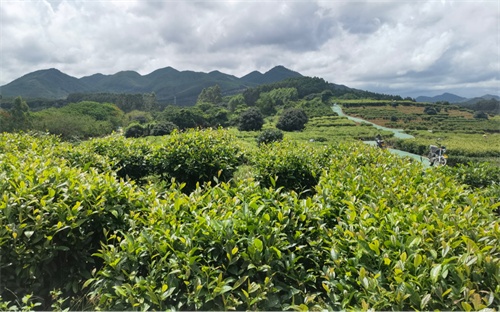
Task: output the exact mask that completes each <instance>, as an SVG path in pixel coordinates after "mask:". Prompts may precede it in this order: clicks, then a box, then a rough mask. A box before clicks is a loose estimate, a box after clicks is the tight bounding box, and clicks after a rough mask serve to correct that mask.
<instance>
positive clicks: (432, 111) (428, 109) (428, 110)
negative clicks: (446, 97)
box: [424, 106, 438, 115]
mask: <svg viewBox="0 0 500 312" xmlns="http://www.w3.org/2000/svg"><path fill="white" fill-rule="evenodd" d="M424 113H425V114H427V115H436V114H437V113H438V112H437V110H436V108H435V107H432V106H426V107H425V108H424Z"/></svg>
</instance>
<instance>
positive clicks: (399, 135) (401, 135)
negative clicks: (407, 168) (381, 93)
mask: <svg viewBox="0 0 500 312" xmlns="http://www.w3.org/2000/svg"><path fill="white" fill-rule="evenodd" d="M332 110H333V111H334V112H335V113H337V114H338V115H339V116H341V117H346V118H347V119H349V120H352V121H354V122H364V123H367V124H370V125H372V126H374V127H375V128H377V129H380V130H385V131H390V132H392V133H394V137H396V138H398V139H414V138H415V137H414V136H413V135H411V134H408V133H405V132H404V130H403V129H392V128H387V127H384V126H380V125H377V124H374V123H373V122H370V121H367V120H364V119H361V118H357V117H351V116H349V115H346V114H344V112H343V111H342V107H340V105H337V104H334V105H333V106H332ZM363 142H364V143H366V144H370V145H373V146H376V142H375V141H363ZM387 150H388V151H389V152H391V153H393V154H396V155H398V156H402V157H411V158H413V159H416V160H418V161H420V162H421V163H422V164H423V165H424V167H430V165H431V164H430V162H429V159H428V158H427V157H424V156H421V155H417V154H412V153H408V152H405V151H402V150H398V149H393V148H388V149H387Z"/></svg>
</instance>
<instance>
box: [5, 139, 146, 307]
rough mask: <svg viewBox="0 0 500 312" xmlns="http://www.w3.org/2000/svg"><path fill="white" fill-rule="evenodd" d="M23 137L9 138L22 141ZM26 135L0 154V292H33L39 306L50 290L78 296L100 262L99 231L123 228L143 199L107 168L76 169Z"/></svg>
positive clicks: (20, 294) (48, 298) (8, 296)
mask: <svg viewBox="0 0 500 312" xmlns="http://www.w3.org/2000/svg"><path fill="white" fill-rule="evenodd" d="M26 137H27V136H19V137H15V139H16V140H18V143H20V144H21V145H22V144H24V143H23V141H24V140H25V139H24V138H26ZM28 140H30V141H31V142H33V143H32V146H31V147H30V148H26V149H25V152H24V153H13V152H6V153H2V154H0V164H1V165H0V190H1V193H2V196H0V224H1V225H2V226H1V227H0V238H1V239H0V252H1V255H2V256H1V257H0V269H1V283H2V288H1V289H0V296H1V298H2V300H6V301H11V300H17V298H16V297H15V296H18V297H19V298H21V297H23V296H25V295H30V294H33V295H34V296H35V297H36V298H37V300H40V301H41V302H42V303H43V306H42V309H43V310H47V308H48V307H50V304H51V300H52V299H51V297H52V296H51V294H50V291H52V290H54V289H60V291H61V293H62V296H63V297H68V296H73V297H75V298H80V296H83V293H82V285H83V283H84V281H85V280H86V279H88V278H90V276H91V271H92V270H93V269H99V268H100V264H101V261H96V259H97V258H95V257H93V256H92V254H93V253H95V252H96V251H97V249H98V248H99V247H100V244H101V242H102V241H105V237H106V233H108V232H113V231H115V230H118V229H122V230H125V229H126V228H127V227H128V222H127V219H128V214H129V212H131V211H134V210H136V209H138V208H141V207H146V206H149V204H148V203H149V199H148V195H147V193H146V194H145V196H144V195H143V194H142V192H140V191H139V190H138V189H137V188H136V187H134V186H133V185H131V184H130V183H127V182H123V181H121V182H120V181H117V179H116V178H115V176H114V175H113V174H112V173H110V172H108V173H105V174H100V173H97V172H96V171H95V170H93V169H89V170H86V171H83V170H82V168H78V167H72V166H69V164H68V163H67V161H66V160H65V159H63V158H60V157H58V156H57V155H55V154H53V153H52V152H51V149H49V148H48V146H47V147H44V148H43V149H39V147H38V146H37V142H38V144H40V142H47V141H41V140H32V139H28ZM28 140H26V141H28ZM44 144H45V143H44ZM56 144H57V143H56ZM52 147H53V149H52V150H56V149H57V148H58V146H57V145H53V146H52ZM42 151H43V152H42ZM80 299H81V298H80Z"/></svg>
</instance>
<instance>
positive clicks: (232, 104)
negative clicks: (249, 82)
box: [228, 94, 246, 112]
mask: <svg viewBox="0 0 500 312" xmlns="http://www.w3.org/2000/svg"><path fill="white" fill-rule="evenodd" d="M245 105H246V103H245V98H244V97H243V95H242V94H237V95H235V96H233V97H231V99H230V100H229V102H228V108H229V110H230V111H231V112H234V111H235V110H236V109H237V108H238V107H242V106H245Z"/></svg>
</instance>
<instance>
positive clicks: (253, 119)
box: [238, 107, 264, 131]
mask: <svg viewBox="0 0 500 312" xmlns="http://www.w3.org/2000/svg"><path fill="white" fill-rule="evenodd" d="M262 125H264V117H263V116H262V113H261V112H260V110H259V109H258V108H256V107H250V108H248V109H247V110H246V111H244V112H242V113H241V114H240V118H239V122H238V130H240V131H258V130H260V129H262Z"/></svg>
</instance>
